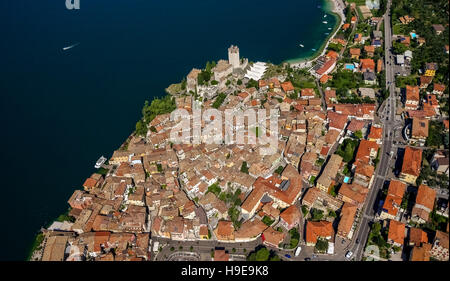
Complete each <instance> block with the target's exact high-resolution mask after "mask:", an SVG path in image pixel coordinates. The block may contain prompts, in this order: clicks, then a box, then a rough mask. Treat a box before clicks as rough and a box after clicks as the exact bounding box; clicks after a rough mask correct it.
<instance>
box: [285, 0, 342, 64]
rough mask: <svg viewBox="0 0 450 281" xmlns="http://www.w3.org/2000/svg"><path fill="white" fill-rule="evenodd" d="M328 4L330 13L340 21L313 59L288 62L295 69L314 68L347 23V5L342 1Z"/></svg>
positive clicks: (337, 0)
mask: <svg viewBox="0 0 450 281" xmlns="http://www.w3.org/2000/svg"><path fill="white" fill-rule="evenodd" d="M327 1H328V3H329V4H330V5H331V7H330V8H331V9H330V12H331V13H333V14H334V15H335V16H336V17H337V18H338V19H339V20H338V22H337V24H336V26H335V28H334V30H333V32H332V33H331V34H330V36H329V37H328V38H327V40H326V42H324V44H323V45H322V47H321V49H320V50H319V51H318V52H317V53H315V54H314V55H313V56H312V57H309V58H303V59H298V60H297V59H292V60H289V61H288V62H289V63H290V64H291V66H292V67H295V68H309V67H311V66H312V63H313V62H314V61H315V60H316V59H317V58H318V57H320V56H323V55H324V54H325V52H326V50H327V47H328V44H329V43H330V40H331V39H332V38H333V37H334V36H335V35H336V33H337V32H338V31H339V29H340V28H341V26H342V25H343V24H344V22H345V15H344V8H345V4H344V3H343V1H342V0H327Z"/></svg>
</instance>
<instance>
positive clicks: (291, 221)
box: [280, 205, 301, 229]
mask: <svg viewBox="0 0 450 281" xmlns="http://www.w3.org/2000/svg"><path fill="white" fill-rule="evenodd" d="M300 218H301V215H300V211H299V210H298V208H297V207H296V206H295V205H292V206H290V207H288V208H287V209H286V210H284V211H283V212H282V213H281V214H280V223H281V224H282V225H283V226H284V227H285V228H286V229H291V228H293V227H296V226H297V225H298V224H299V223H300Z"/></svg>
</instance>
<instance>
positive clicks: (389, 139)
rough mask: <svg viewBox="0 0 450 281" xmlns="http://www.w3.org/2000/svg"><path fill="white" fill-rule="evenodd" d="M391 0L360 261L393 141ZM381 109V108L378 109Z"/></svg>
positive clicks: (357, 252)
mask: <svg viewBox="0 0 450 281" xmlns="http://www.w3.org/2000/svg"><path fill="white" fill-rule="evenodd" d="M391 2H392V1H391V0H389V1H388V3H387V7H386V13H385V14H384V16H383V18H384V46H385V70H386V89H387V90H388V91H389V97H388V99H387V100H386V105H385V106H384V108H383V110H382V111H383V112H380V113H379V115H380V117H381V121H382V123H383V132H384V133H383V144H382V146H381V150H380V153H381V158H380V162H379V163H378V166H377V169H376V171H375V180H374V184H373V186H372V188H371V190H370V192H369V195H368V198H367V200H366V203H365V206H364V208H363V216H362V219H361V223H360V225H359V230H358V232H357V239H358V240H359V241H360V243H359V244H356V243H355V244H354V245H353V247H352V249H353V252H354V253H355V259H356V260H361V259H362V256H363V252H364V246H365V245H366V242H367V238H368V234H369V231H370V223H371V222H372V221H373V218H374V215H375V208H374V205H375V200H376V198H377V194H378V193H379V191H380V190H381V189H382V187H383V185H384V181H385V177H386V173H387V170H388V169H389V162H390V160H391V155H390V153H391V150H392V145H393V144H392V143H393V139H394V136H395V135H394V133H393V131H394V127H395V126H394V123H395V111H396V96H395V76H394V70H393V63H394V61H393V54H392V52H391V49H392V28H391V16H390V12H391V11H390V9H391ZM380 108H381V107H380Z"/></svg>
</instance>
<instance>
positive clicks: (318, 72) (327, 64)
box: [315, 59, 336, 77]
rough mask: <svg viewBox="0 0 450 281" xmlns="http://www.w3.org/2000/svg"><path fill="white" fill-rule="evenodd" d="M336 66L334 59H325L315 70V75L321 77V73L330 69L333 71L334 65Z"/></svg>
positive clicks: (323, 73) (326, 72)
mask: <svg viewBox="0 0 450 281" xmlns="http://www.w3.org/2000/svg"><path fill="white" fill-rule="evenodd" d="M335 66H336V60H335V59H330V60H328V61H326V62H325V63H324V64H323V66H322V67H320V68H319V69H317V70H316V74H315V75H316V76H317V77H322V75H325V74H329V73H330V72H331V71H333V69H334V67H335Z"/></svg>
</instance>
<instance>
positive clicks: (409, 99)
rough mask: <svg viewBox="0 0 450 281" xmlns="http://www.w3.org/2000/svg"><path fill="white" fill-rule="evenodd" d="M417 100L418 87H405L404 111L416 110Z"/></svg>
mask: <svg viewBox="0 0 450 281" xmlns="http://www.w3.org/2000/svg"><path fill="white" fill-rule="evenodd" d="M419 99H420V98H419V87H418V86H409V85H406V99H405V110H416V109H417V108H418V107H419Z"/></svg>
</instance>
